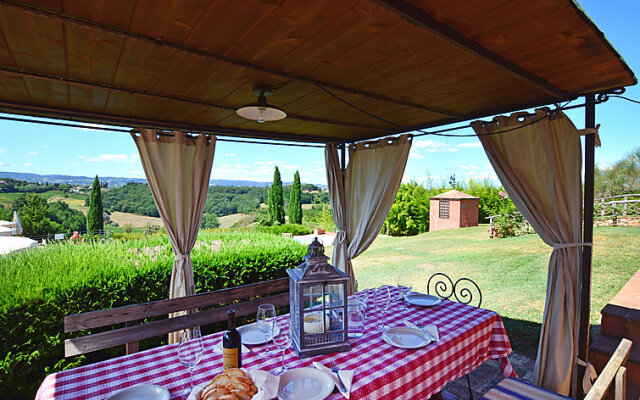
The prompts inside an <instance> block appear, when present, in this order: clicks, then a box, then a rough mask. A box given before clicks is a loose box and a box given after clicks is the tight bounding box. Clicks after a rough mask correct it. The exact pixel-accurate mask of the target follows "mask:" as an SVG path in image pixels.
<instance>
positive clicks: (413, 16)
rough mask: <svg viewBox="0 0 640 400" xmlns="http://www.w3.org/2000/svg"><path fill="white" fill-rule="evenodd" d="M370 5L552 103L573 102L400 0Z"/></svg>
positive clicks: (565, 94)
mask: <svg viewBox="0 0 640 400" xmlns="http://www.w3.org/2000/svg"><path fill="white" fill-rule="evenodd" d="M371 1H372V2H374V3H377V4H379V5H381V6H383V7H385V8H387V9H389V10H390V11H392V12H394V13H396V14H398V15H400V16H401V17H402V18H404V19H405V20H407V21H409V22H410V23H412V24H414V25H417V26H419V27H421V28H423V29H426V30H428V31H430V32H431V33H433V34H435V35H438V36H439V37H441V38H442V39H444V40H446V41H448V42H451V43H453V44H455V45H457V46H459V47H461V48H463V49H464V50H467V51H469V52H471V53H473V54H475V55H477V56H478V57H480V58H483V59H484V60H486V61H489V62H491V63H492V64H494V65H496V66H498V67H500V68H501V69H502V70H503V71H506V72H508V73H510V74H511V75H514V76H516V77H518V78H521V79H524V80H526V81H528V82H529V83H531V84H532V85H534V86H536V87H538V88H539V89H541V90H543V91H544V92H546V93H548V94H550V95H552V96H553V97H554V98H555V99H556V100H567V99H571V98H575V95H573V94H571V93H569V92H566V91H564V90H562V89H560V88H558V87H556V86H554V85H552V84H551V83H549V82H548V81H546V80H545V79H543V78H541V77H539V76H537V75H534V74H532V73H530V72H528V71H526V70H525V69H523V68H521V67H520V66H519V65H517V64H514V63H512V62H511V61H508V60H506V59H504V58H502V56H500V55H499V54H496V53H494V52H492V51H490V50H488V49H487V48H486V47H484V46H482V45H481V44H479V43H478V42H475V41H473V40H471V39H469V38H467V37H466V36H464V35H462V34H460V33H459V32H458V31H456V30H455V29H453V28H451V27H450V26H448V25H446V24H443V23H442V22H440V21H438V20H437V19H435V18H434V17H432V16H431V15H429V14H427V13H426V12H425V11H424V10H422V9H420V8H418V7H415V6H413V5H411V4H409V3H406V2H404V1H403V0H371Z"/></svg>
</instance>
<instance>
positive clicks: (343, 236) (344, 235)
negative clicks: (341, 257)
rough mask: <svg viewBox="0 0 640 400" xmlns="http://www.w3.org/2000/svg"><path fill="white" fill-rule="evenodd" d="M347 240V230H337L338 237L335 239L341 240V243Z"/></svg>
mask: <svg viewBox="0 0 640 400" xmlns="http://www.w3.org/2000/svg"><path fill="white" fill-rule="evenodd" d="M346 240H347V232H345V231H344V230H342V229H338V232H336V239H335V241H336V242H339V243H343V242H345V241H346Z"/></svg>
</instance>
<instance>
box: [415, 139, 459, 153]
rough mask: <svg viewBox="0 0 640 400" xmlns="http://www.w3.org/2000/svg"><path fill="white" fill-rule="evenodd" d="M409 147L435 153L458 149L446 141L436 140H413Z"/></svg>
mask: <svg viewBox="0 0 640 400" xmlns="http://www.w3.org/2000/svg"><path fill="white" fill-rule="evenodd" d="M411 147H412V148H418V149H424V151H426V152H428V153H435V152H438V151H459V149H456V148H455V147H451V146H450V145H449V144H447V143H444V142H437V141H435V140H414V141H413V144H412V145H411Z"/></svg>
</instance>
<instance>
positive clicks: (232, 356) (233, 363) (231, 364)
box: [222, 347, 240, 371]
mask: <svg viewBox="0 0 640 400" xmlns="http://www.w3.org/2000/svg"><path fill="white" fill-rule="evenodd" d="M239 350H240V349H238V348H237V347H236V348H235V349H227V348H223V349H222V366H223V367H222V368H223V369H224V370H225V371H226V370H228V369H229V368H239V367H240V366H239V365H238V351H239Z"/></svg>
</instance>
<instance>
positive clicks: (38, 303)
mask: <svg viewBox="0 0 640 400" xmlns="http://www.w3.org/2000/svg"><path fill="white" fill-rule="evenodd" d="M305 252H306V248H305V246H303V245H301V244H298V243H296V242H294V241H292V240H287V239H284V238H279V237H276V236H273V235H268V234H261V233H255V232H254V233H248V232H235V233H234V232H206V233H203V234H201V235H200V236H199V240H198V243H197V244H196V247H195V248H194V251H193V253H192V260H193V263H194V274H195V277H194V278H195V283H196V291H198V292H202V291H209V290H218V289H222V288H226V287H231V286H238V285H243V284H249V283H254V282H259V281H263V280H269V279H276V278H281V277H285V276H286V272H285V270H286V269H287V268H292V267H295V266H297V265H298V264H299V263H300V262H301V261H302V256H303V255H304V254H305ZM100 260H101V261H100ZM172 264H173V253H172V251H171V246H170V245H169V243H168V240H167V238H166V235H156V236H154V237H152V238H148V239H143V240H135V241H128V242H115V243H106V244H103V243H85V244H81V245H72V244H59V245H50V246H48V247H46V248H44V249H34V250H31V251H27V252H25V253H20V254H12V255H9V256H7V257H0V271H2V272H3V273H2V276H3V277H4V280H5V281H4V282H1V283H0V337H1V338H2V341H0V398H3V399H33V397H34V396H35V392H36V391H37V389H38V387H39V386H40V383H41V382H42V380H43V379H44V378H45V376H46V375H48V374H50V373H53V372H56V371H62V370H65V369H69V368H73V367H77V366H79V365H83V364H87V363H92V362H96V361H98V360H100V359H104V358H110V357H115V356H118V355H122V354H123V353H124V349H123V348H122V347H123V346H119V347H118V348H114V349H109V350H106V351H103V352H96V353H89V354H87V355H82V356H76V357H71V358H68V359H65V358H64V350H63V343H64V340H65V339H66V338H67V337H69V335H66V334H64V326H63V321H64V316H65V315H68V314H74V313H79V312H86V311H93V310H101V309H108V308H113V307H118V306H123V305H127V304H134V303H144V302H148V301H154V300H161V299H165V298H167V297H168V293H169V280H170V277H171V268H172ZM150 343H151V344H152V345H158V344H160V343H161V341H160V340H155V341H154V340H151V341H150ZM143 345H144V343H143Z"/></svg>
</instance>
